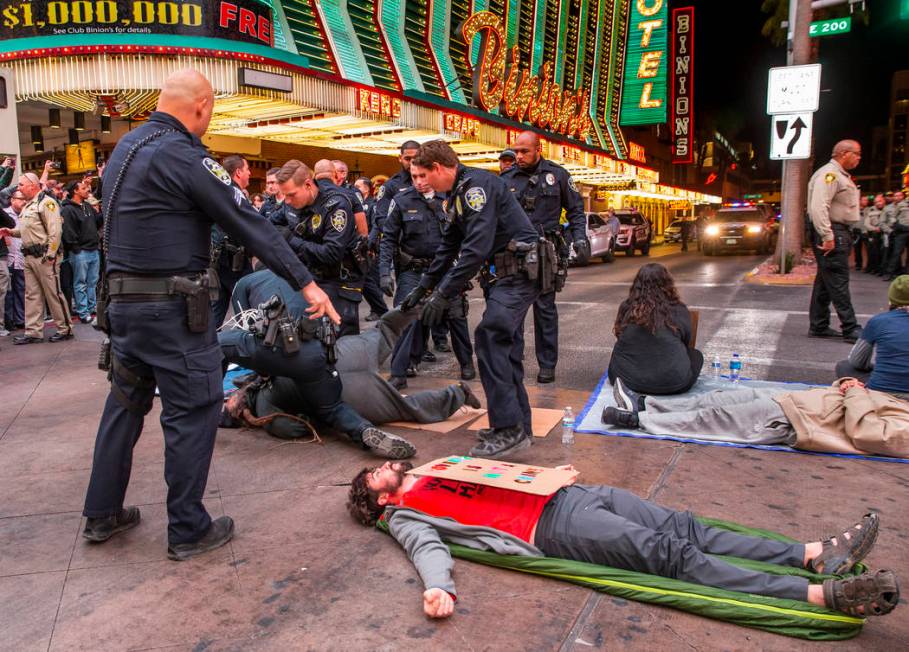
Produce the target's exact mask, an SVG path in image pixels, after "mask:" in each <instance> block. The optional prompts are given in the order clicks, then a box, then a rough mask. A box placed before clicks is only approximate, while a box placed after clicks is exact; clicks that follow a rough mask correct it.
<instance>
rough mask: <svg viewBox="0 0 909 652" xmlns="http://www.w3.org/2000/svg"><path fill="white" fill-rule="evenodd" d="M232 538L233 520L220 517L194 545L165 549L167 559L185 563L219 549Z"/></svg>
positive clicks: (183, 544) (187, 544)
mask: <svg viewBox="0 0 909 652" xmlns="http://www.w3.org/2000/svg"><path fill="white" fill-rule="evenodd" d="M233 538H234V519H232V518H231V517H230V516H222V517H221V518H217V519H215V520H214V521H212V522H211V525H210V526H209V527H208V532H206V533H205V535H204V536H203V537H202V538H201V539H199V540H198V541H196V542H195V543H178V544H175V545H172V546H168V547H167V558H168V559H172V560H173V561H186V560H187V559H189V558H191V557H195V556H196V555H201V554H202V553H204V552H208V551H209V550H214V549H215V548H220V547H221V546H223V545H224V544H225V543H227V542H228V541H230V540H231V539H233Z"/></svg>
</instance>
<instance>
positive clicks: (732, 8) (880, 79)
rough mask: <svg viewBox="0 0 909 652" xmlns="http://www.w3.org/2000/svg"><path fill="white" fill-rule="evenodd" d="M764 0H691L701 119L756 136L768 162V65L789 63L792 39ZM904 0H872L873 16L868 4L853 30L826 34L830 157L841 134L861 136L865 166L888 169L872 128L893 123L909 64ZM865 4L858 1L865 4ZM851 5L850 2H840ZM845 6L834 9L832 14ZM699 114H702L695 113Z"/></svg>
mask: <svg viewBox="0 0 909 652" xmlns="http://www.w3.org/2000/svg"><path fill="white" fill-rule="evenodd" d="M761 4H762V3H761V0H734V1H732V0H725V1H723V0H689V1H679V2H675V3H673V5H672V6H684V5H693V6H694V7H695V25H696V39H697V40H696V41H695V57H696V59H697V62H696V65H695V75H696V76H695V96H696V97H695V106H696V110H698V111H699V112H700V113H701V116H700V118H701V119H702V122H701V124H702V125H703V124H705V123H706V122H705V121H710V120H713V121H715V122H716V123H717V124H718V125H719V126H720V130H721V132H722V133H723V134H724V135H726V136H727V137H731V138H733V139H735V140H741V141H750V142H752V143H753V144H754V148H755V151H756V153H757V156H758V161H759V164H760V166H761V170H760V171H759V172H758V173H757V175H758V176H764V174H765V173H767V174H770V175H776V174H778V173H779V163H776V162H768V161H767V156H768V154H769V147H770V143H769V139H770V118H769V116H767V114H766V102H767V70H768V69H769V68H771V67H773V66H782V65H785V63H786V53H785V46H780V47H774V46H773V45H772V44H771V42H770V40H769V39H768V38H767V37H765V36H763V35H762V34H761V27H762V26H763V24H764V21H765V20H766V18H767V15H766V14H764V13H763V12H761ZM898 5H899V0H869V1H868V2H867V8H868V12H867V13H868V16H869V24H868V25H865V24H863V22H862V19H861V14H860V12H858V11H856V13H855V14H854V15H853V19H852V31H851V32H850V33H848V34H843V35H839V36H828V37H823V38H821V39H820V50H819V52H820V63H821V64H822V65H823V77H822V82H821V102H820V110H819V111H818V112H817V113H816V114H815V116H814V139H815V149H814V151H815V157H816V158H817V159H821V160H823V159H825V158H826V157H827V156H828V154H829V152H830V150H831V149H832V147H833V144H834V143H835V142H836V141H837V140H840V139H841V138H856V139H858V140H859V141H860V142H861V143H862V145H863V148H864V150H865V154H866V156H865V158H864V160H863V163H862V165H861V166H860V167H859V168H858V169H857V170H856V172H857V173H858V174H868V173H872V172H883V170H882V169H881V170H874V169H872V168H874V167H877V166H876V165H875V164H874V162H873V160H872V157H871V154H872V152H871V146H872V144H871V133H872V129H873V128H874V127H875V126H884V125H886V124H887V119H888V112H889V107H888V103H889V99H890V81H891V78H892V75H893V72H894V71H896V70H903V69H907V68H909V21H900V20H899V8H898ZM858 6H860V5H857V7H858ZM836 9H837V10H838V11H845V12H848V9H846V7H845V5H844V6H843V7H842V8H836ZM835 15H840V14H831V17H832V16H835ZM695 121H696V122H697V121H698V116H697V115H696V116H695Z"/></svg>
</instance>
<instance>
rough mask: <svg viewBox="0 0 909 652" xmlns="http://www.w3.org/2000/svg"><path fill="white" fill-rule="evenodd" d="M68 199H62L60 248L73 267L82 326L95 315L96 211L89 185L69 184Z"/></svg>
mask: <svg viewBox="0 0 909 652" xmlns="http://www.w3.org/2000/svg"><path fill="white" fill-rule="evenodd" d="M66 193H67V196H68V198H67V199H64V200H63V206H62V207H61V210H60V212H61V214H62V215H63V248H64V249H65V250H66V253H67V257H68V258H69V261H70V264H71V265H72V268H73V299H74V303H75V307H76V315H78V317H79V320H80V321H82V322H83V323H88V322H90V321H91V320H92V316H93V315H94V314H95V305H96V304H95V301H96V299H95V286H96V285H97V284H98V274H99V272H100V269H101V266H100V265H101V263H100V261H101V256H100V254H99V253H98V243H99V238H98V227H99V219H98V212H97V211H96V210H95V209H93V208H92V207H91V206H90V205H89V203H88V200H89V198H90V197H91V193H92V189H91V184H90V183H88V182H87V181H72V182H71V183H69V184H68V185H67V186H66Z"/></svg>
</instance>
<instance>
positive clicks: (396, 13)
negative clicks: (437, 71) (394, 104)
mask: <svg viewBox="0 0 909 652" xmlns="http://www.w3.org/2000/svg"><path fill="white" fill-rule="evenodd" d="M379 20H380V21H381V22H382V27H383V28H384V29H385V35H386V37H387V40H388V49H389V50H391V56H392V57H394V63H397V68H398V73H399V74H400V75H401V84H402V85H403V86H404V88H405V89H408V88H413V89H416V90H419V91H422V90H424V87H423V80H422V79H420V72H419V71H418V70H417V63H416V61H414V58H413V55H412V54H411V52H410V48H409V47H408V45H407V38H406V37H405V36H404V1H403V0H382V4H381V5H380V8H379Z"/></svg>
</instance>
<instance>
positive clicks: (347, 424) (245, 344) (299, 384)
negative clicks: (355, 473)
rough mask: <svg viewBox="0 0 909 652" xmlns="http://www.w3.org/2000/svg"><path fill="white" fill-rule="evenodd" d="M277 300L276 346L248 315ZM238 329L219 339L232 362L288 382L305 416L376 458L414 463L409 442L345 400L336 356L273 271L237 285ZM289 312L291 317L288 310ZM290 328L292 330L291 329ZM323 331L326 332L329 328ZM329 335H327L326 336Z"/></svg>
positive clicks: (234, 303)
mask: <svg viewBox="0 0 909 652" xmlns="http://www.w3.org/2000/svg"><path fill="white" fill-rule="evenodd" d="M275 296H277V297H278V298H279V300H280V301H279V302H277V304H276V305H277V306H278V307H275V308H274V310H275V313H276V315H282V316H281V317H280V318H279V317H277V316H275V317H274V321H275V323H276V324H280V326H279V328H280V330H276V331H275V333H276V338H275V342H274V344H273V345H271V344H268V343H266V337H267V332H268V331H267V330H266V335H263V334H262V333H261V329H260V328H258V327H257V324H261V323H262V322H261V319H260V317H261V315H260V314H259V313H256V315H258V317H256V318H254V319H252V320H251V322H252V327H250V328H248V329H247V328H246V326H247V325H248V323H249V322H247V321H246V320H244V319H243V316H244V315H248V314H249V313H248V312H244V311H247V310H249V309H251V308H256V307H257V306H259V305H262V304H266V303H269V302H270V301H271V299H272V298H273V297H275ZM231 303H232V306H233V312H234V315H235V318H233V319H232V320H231V322H232V324H233V325H236V326H237V328H231V329H228V330H222V331H221V332H219V333H218V343H219V344H220V345H221V352H222V353H223V354H224V358H225V359H226V360H227V361H228V362H233V363H236V364H239V365H240V366H243V367H246V368H247V369H252V370H253V371H255V372H256V373H258V374H261V375H265V376H284V377H286V378H289V379H290V380H291V381H292V382H293V384H294V388H295V390H297V395H298V399H299V405H298V407H299V410H300V411H302V412H303V413H305V414H307V415H309V416H310V417H312V418H314V419H317V420H318V421H319V422H321V423H324V424H325V425H327V426H329V427H331V428H333V429H335V430H337V431H339V432H342V433H344V434H346V435H347V436H348V437H350V438H351V440H352V441H354V442H356V443H360V444H362V445H363V446H364V447H365V448H368V449H370V450H372V451H373V452H374V453H375V454H376V455H380V456H382V457H388V458H391V459H402V458H406V457H411V456H412V455H414V454H415V453H416V448H415V447H414V446H413V444H411V443H410V442H409V441H407V440H406V439H404V438H403V437H399V436H397V435H393V434H391V433H388V432H385V431H383V430H380V429H378V428H376V427H375V425H374V424H373V423H370V421H369V420H367V419H364V418H363V417H362V416H361V415H360V414H358V413H357V412H356V411H355V410H354V409H353V408H351V406H350V405H348V404H347V403H345V402H344V400H343V399H342V387H341V380H340V378H339V377H338V373H337V372H336V371H335V370H334V368H333V367H332V365H331V364H330V363H329V357H330V351H329V347H326V346H325V345H324V343H323V340H322V339H319V338H318V337H316V336H315V334H308V333H304V332H303V330H301V329H298V328H297V327H296V324H297V323H298V320H299V323H300V324H303V325H306V326H308V325H310V324H312V322H311V321H310V320H308V319H306V317H307V309H308V308H309V306H308V305H307V303H306V301H305V300H303V298H302V297H300V295H299V293H294V292H293V291H292V290H291V287H290V286H289V285H287V283H285V282H284V281H282V280H281V279H279V278H278V277H277V276H275V275H274V274H273V273H272V272H270V271H268V270H264V271H260V272H255V273H253V274H249V275H248V276H244V277H243V278H242V279H240V281H238V282H237V285H236V287H235V288H234V293H233V296H232V297H231ZM284 309H286V314H285V313H284V312H283V310H284ZM285 327H287V328H286V329H285ZM323 328H326V326H325V325H324V324H323ZM323 335H324V332H323Z"/></svg>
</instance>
